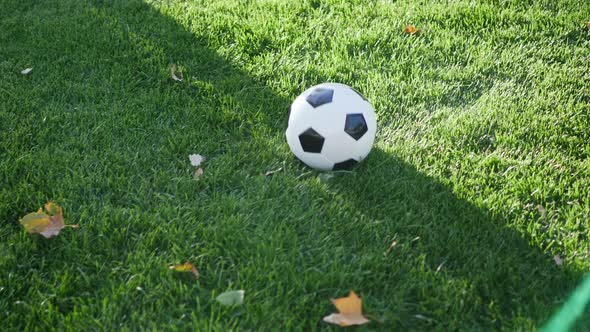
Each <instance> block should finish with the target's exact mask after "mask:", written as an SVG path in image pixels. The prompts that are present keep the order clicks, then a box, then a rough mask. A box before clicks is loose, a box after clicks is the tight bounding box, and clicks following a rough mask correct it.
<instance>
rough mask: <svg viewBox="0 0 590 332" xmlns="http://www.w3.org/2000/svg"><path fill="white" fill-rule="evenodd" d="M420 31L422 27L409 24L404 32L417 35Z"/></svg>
mask: <svg viewBox="0 0 590 332" xmlns="http://www.w3.org/2000/svg"><path fill="white" fill-rule="evenodd" d="M419 32H420V29H418V28H416V27H415V26H413V25H411V24H410V25H408V26H407V27H406V28H405V29H404V33H407V34H408V35H415V34H417V33H419Z"/></svg>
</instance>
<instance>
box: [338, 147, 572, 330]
mask: <svg viewBox="0 0 590 332" xmlns="http://www.w3.org/2000/svg"><path fill="white" fill-rule="evenodd" d="M365 163H366V164H364V165H362V166H361V167H359V168H358V169H357V171H356V172H355V173H354V174H350V175H346V176H340V177H338V178H336V179H334V181H333V182H331V183H330V188H331V190H333V191H335V192H338V193H340V194H342V195H344V196H345V197H346V201H347V202H351V203H353V205H354V209H356V210H358V211H360V212H361V213H362V214H363V215H365V216H367V217H368V220H375V221H377V224H376V226H375V227H379V230H378V231H376V230H375V231H374V232H373V231H371V230H370V228H371V226H366V227H365V228H364V230H363V231H364V232H366V233H367V234H368V235H369V236H370V234H371V233H374V238H375V239H376V240H378V241H379V242H381V245H382V246H383V248H384V255H385V256H387V257H390V260H391V261H392V263H393V265H392V266H391V271H384V273H394V271H395V270H400V269H401V270H405V271H406V272H407V273H408V275H407V276H404V278H407V279H408V280H412V281H413V282H412V283H406V284H405V287H409V288H410V289H411V291H408V293H407V295H409V298H408V300H409V301H410V302H415V303H416V304H417V305H416V311H415V313H420V312H425V313H438V314H440V315H441V316H442V317H445V316H446V318H447V319H448V321H447V322H445V323H444V324H443V326H447V327H449V326H458V325H459V326H460V325H461V323H460V321H461V320H464V319H466V317H469V316H471V317H474V318H475V319H476V320H477V321H480V322H481V323H483V326H488V327H494V328H500V327H504V328H506V327H507V326H511V322H505V321H502V319H503V318H504V319H505V318H506V317H513V319H514V323H516V322H518V321H519V320H522V319H526V318H532V319H533V320H535V321H536V322H537V324H541V323H542V322H544V320H545V319H547V318H548V317H547V314H548V310H549V312H551V311H552V310H553V308H556V307H557V306H558V303H559V302H560V301H561V300H563V298H564V296H566V295H567V294H568V292H569V291H571V290H572V289H573V287H575V286H576V282H577V281H579V280H581V278H582V274H581V273H580V272H579V271H568V270H565V269H563V268H560V267H558V266H557V265H556V264H555V262H554V261H553V258H552V257H549V256H548V255H546V254H545V253H543V252H541V251H540V250H539V249H537V248H535V247H532V246H531V245H529V244H528V242H527V241H528V239H527V238H523V237H522V235H520V234H518V233H516V232H515V231H513V230H510V229H508V228H507V227H506V225H505V223H506V221H505V220H503V219H502V218H501V217H495V216H492V215H491V213H490V212H489V211H487V210H485V209H483V208H479V207H476V206H474V205H473V204H471V203H469V202H467V201H465V200H463V199H461V198H458V197H457V195H456V194H455V193H453V192H452V190H451V189H450V188H448V187H447V186H445V185H444V184H442V183H441V182H440V181H438V180H437V179H434V178H432V177H429V176H426V175H424V174H422V173H420V172H419V171H418V170H416V168H415V167H413V166H412V165H410V164H407V163H405V162H404V161H402V160H400V159H399V158H397V157H395V156H393V155H390V154H387V153H385V152H384V151H382V150H379V149H374V150H373V151H372V152H371V154H370V155H369V158H368V159H367V160H366V161H365ZM384 175H386V177H384ZM376 179H379V180H376ZM384 179H385V181H383V180H384ZM384 225H385V226H384ZM378 232H385V233H384V234H382V235H381V236H380V235H379V234H378ZM351 234H353V236H359V235H360V234H359V233H351ZM342 235H343V236H346V234H345V233H343V234H342ZM350 241H354V240H353V239H352V238H351V239H350ZM393 242H395V243H396V244H395V246H393V247H389V246H390V245H391V243H393ZM388 248H389V249H388ZM400 260H401V261H400ZM385 288H386V287H385ZM423 289H429V292H427V293H424V292H423V291H421V290H423ZM467 303H470V305H466V304H467ZM449 308H453V310H452V313H451V312H447V313H446V314H445V313H444V311H445V309H449ZM395 315H399V313H393V314H392V316H395ZM425 315H426V316H427V315H428V314H425ZM437 316H438V317H441V316H439V315H437ZM412 321H414V322H416V321H418V320H417V319H416V318H415V317H406V320H405V322H406V323H409V322H412ZM452 321H455V322H454V323H451V322H452ZM400 323H401V324H402V325H405V324H404V323H402V322H400ZM422 323H424V322H422ZM429 323H431V324H435V323H434V322H429ZM439 323H440V322H439ZM464 323H465V325H464V326H463V327H469V326H472V328H475V327H476V326H477V325H475V324H473V323H474V322H467V320H466V321H465V322H464ZM471 324H473V325H471ZM426 325H428V324H426ZM435 325H436V324H435ZM515 326H518V324H516V325H515ZM404 327H405V328H412V327H415V326H412V325H411V324H410V325H405V326H404Z"/></svg>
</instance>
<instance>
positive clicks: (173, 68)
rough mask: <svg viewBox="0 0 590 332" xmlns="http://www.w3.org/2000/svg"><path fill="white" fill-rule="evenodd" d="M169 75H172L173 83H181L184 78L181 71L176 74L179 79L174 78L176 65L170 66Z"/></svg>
mask: <svg viewBox="0 0 590 332" xmlns="http://www.w3.org/2000/svg"><path fill="white" fill-rule="evenodd" d="M170 74H171V75H172V79H173V80H175V81H178V82H182V81H183V80H184V77H183V76H182V70H181V71H179V72H178V74H179V75H180V77H178V76H176V65H172V68H170Z"/></svg>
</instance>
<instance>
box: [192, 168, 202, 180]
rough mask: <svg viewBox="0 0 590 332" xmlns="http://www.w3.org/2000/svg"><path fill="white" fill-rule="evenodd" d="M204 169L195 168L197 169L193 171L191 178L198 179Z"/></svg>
mask: <svg viewBox="0 0 590 332" xmlns="http://www.w3.org/2000/svg"><path fill="white" fill-rule="evenodd" d="M204 172H205V171H203V169H202V168H201V167H199V168H197V170H196V171H195V174H193V179H195V180H199V178H200V177H201V175H203V173H204Z"/></svg>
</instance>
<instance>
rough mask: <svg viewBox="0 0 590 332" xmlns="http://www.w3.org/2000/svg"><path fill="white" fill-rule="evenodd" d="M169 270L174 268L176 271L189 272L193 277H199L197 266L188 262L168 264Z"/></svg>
mask: <svg viewBox="0 0 590 332" xmlns="http://www.w3.org/2000/svg"><path fill="white" fill-rule="evenodd" d="M169 269H170V270H174V271H176V272H191V273H192V274H193V275H194V276H195V278H197V279H198V278H199V276H200V275H199V270H197V268H196V267H195V266H194V265H193V263H189V262H186V263H184V264H176V265H170V266H169Z"/></svg>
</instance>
